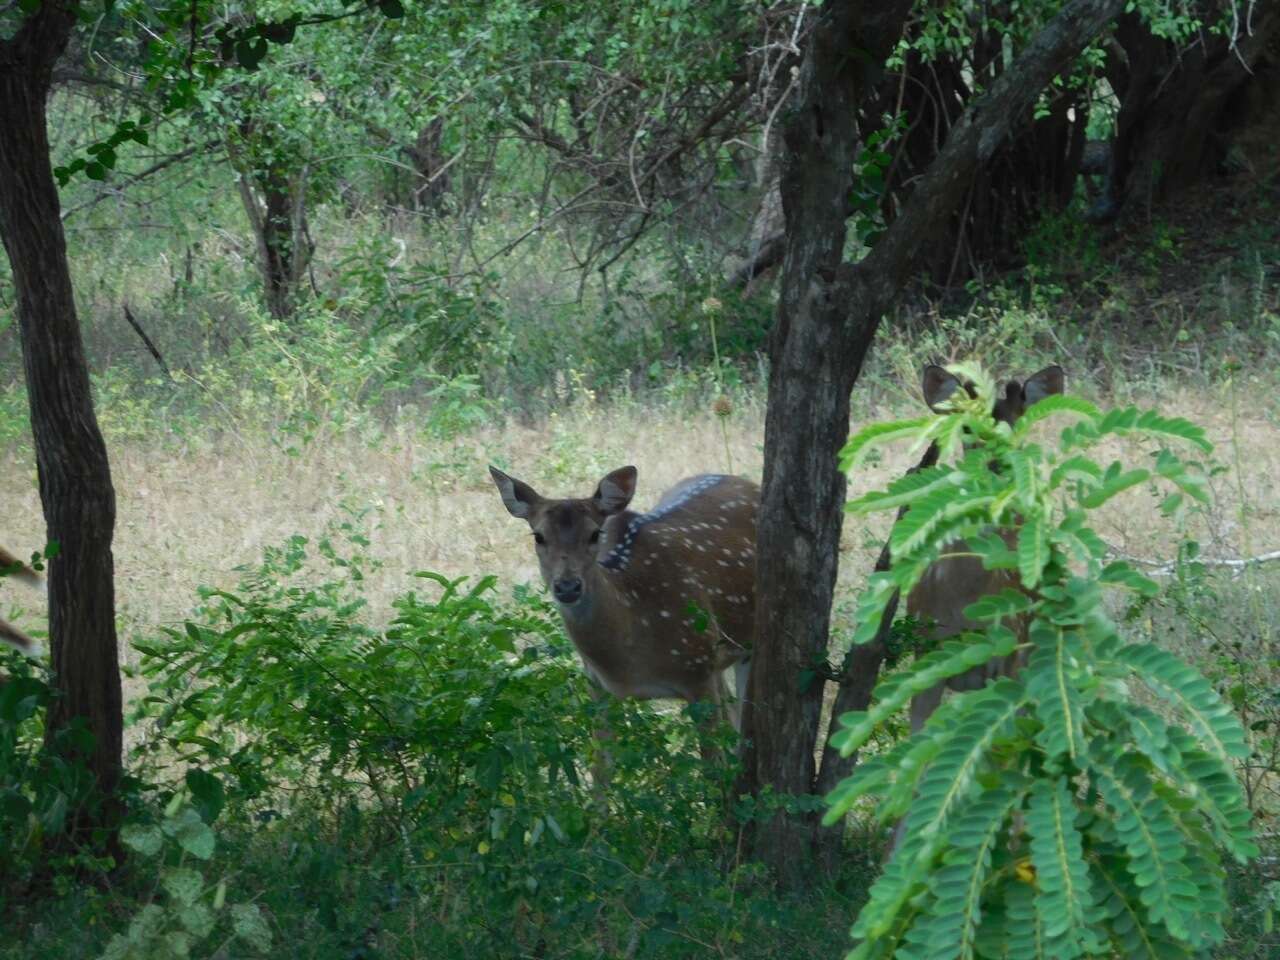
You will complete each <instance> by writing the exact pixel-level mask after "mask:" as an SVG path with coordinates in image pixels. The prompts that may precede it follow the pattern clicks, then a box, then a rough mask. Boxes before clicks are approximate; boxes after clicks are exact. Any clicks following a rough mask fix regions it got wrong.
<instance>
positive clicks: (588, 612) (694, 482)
mask: <svg viewBox="0 0 1280 960" xmlns="http://www.w3.org/2000/svg"><path fill="white" fill-rule="evenodd" d="M489 472H490V474H492V476H493V481H494V483H495V484H497V486H498V492H499V493H501V494H502V502H503V504H505V506H506V508H507V510H508V512H510V514H511V515H512V516H513V517H518V518H519V519H521V520H524V521H526V522H527V523H528V524H529V528H530V530H531V531H532V533H533V541H534V550H535V552H536V554H537V557H538V566H539V568H540V569H541V572H542V579H543V581H544V582H545V583H546V585H547V587H548V589H549V590H550V591H551V594H552V596H553V597H554V598H555V602H556V606H557V607H558V608H559V611H560V615H561V617H562V618H563V620H564V626H565V631H566V632H567V633H568V635H569V639H570V640H571V641H573V645H574V647H575V648H576V649H577V651H578V655H579V656H580V657H581V658H582V663H583V666H584V668H585V669H586V672H587V674H588V676H589V677H590V678H591V679H592V680H593V682H594V683H595V684H597V685H598V686H599V687H601V688H603V689H604V690H606V691H608V692H609V693H611V694H613V695H614V696H617V697H635V698H638V699H643V700H649V699H660V698H668V697H670V698H677V699H681V700H685V701H687V702H689V703H694V702H697V701H709V702H711V703H714V704H716V706H717V708H718V710H719V712H720V713H721V715H726V714H727V716H728V718H729V719H730V721H731V722H732V723H733V724H734V726H735V727H737V726H738V725H739V724H740V721H741V712H740V709H739V708H738V707H737V705H736V703H734V704H730V703H729V702H728V698H727V693H728V690H727V685H726V683H725V679H724V673H725V671H726V670H728V669H730V668H732V669H733V670H734V674H735V681H736V682H735V686H736V688H737V691H738V694H739V696H741V695H742V693H744V692H745V690H746V677H747V670H748V663H749V659H750V655H751V653H750V648H751V638H752V630H753V627H754V616H755V545H756V511H757V509H758V507H759V503H760V490H759V488H758V487H757V486H756V485H755V484H754V483H752V482H750V481H749V480H744V479H742V478H741V477H732V476H725V475H721V474H705V475H702V476H696V477H690V478H688V479H686V480H683V481H681V482H680V483H678V484H676V486H674V487H672V488H671V489H670V490H668V491H667V492H666V493H664V494H663V496H662V499H661V500H660V501H659V502H658V505H657V506H656V507H654V509H653V510H651V511H650V512H648V513H635V512H633V511H631V510H628V509H627V506H628V505H629V504H630V503H631V498H632V496H633V495H634V494H635V490H636V468H635V467H622V468H620V469H618V470H614V471H613V472H611V473H609V474H607V475H606V476H605V477H604V478H603V479H602V480H601V481H600V483H599V484H597V486H596V489H595V492H594V493H593V494H592V495H591V496H589V497H586V498H584V499H580V500H578V499H567V500H554V499H549V498H545V497H542V496H540V495H539V494H538V493H537V492H536V491H535V490H534V489H533V488H532V487H531V486H529V485H528V484H527V483H524V482H522V481H520V480H517V479H515V478H514V477H509V476H507V475H506V474H505V473H503V472H502V471H501V470H498V469H496V468H494V467H490V468H489Z"/></svg>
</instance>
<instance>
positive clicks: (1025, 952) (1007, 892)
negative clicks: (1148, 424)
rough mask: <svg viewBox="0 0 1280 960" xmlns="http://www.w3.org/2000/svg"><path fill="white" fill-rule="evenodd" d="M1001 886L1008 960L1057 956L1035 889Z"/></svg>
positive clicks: (1011, 884)
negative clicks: (1046, 929)
mask: <svg viewBox="0 0 1280 960" xmlns="http://www.w3.org/2000/svg"><path fill="white" fill-rule="evenodd" d="M1050 399H1052V398H1050ZM1041 402H1044V401H1041ZM1036 406H1039V404H1037V405H1036ZM1032 409H1034V407H1033V408H1032ZM1001 890H1002V892H1003V893H1004V902H1005V912H1006V918H1007V919H1006V930H1007V931H1008V933H1007V936H1008V942H1007V945H1008V954H1007V956H1008V957H1009V958H1010V960H1057V955H1056V954H1055V953H1053V952H1052V948H1053V945H1052V944H1051V943H1050V942H1049V938H1048V936H1047V935H1046V933H1045V929H1044V922H1043V920H1042V918H1041V911H1040V910H1037V909H1036V894H1035V889H1034V888H1033V887H1032V886H1031V885H1030V884H1028V883H1023V882H1022V881H1021V880H1017V879H1014V880H1010V881H1008V882H1006V883H1005V884H1004V885H1003V887H1002V888H1001Z"/></svg>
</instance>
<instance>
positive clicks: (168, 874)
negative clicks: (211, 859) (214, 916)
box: [160, 867, 204, 904]
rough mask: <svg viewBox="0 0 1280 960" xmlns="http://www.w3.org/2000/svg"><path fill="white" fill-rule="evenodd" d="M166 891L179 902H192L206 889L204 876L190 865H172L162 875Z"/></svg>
mask: <svg viewBox="0 0 1280 960" xmlns="http://www.w3.org/2000/svg"><path fill="white" fill-rule="evenodd" d="M160 883H161V885H162V886H163V887H164V889H165V892H166V893H168V894H169V896H171V897H173V899H174V900H176V901H177V902H178V903H183V904H191V903H195V902H196V900H197V899H199V897H200V894H201V892H202V891H203V890H204V878H203V877H202V876H200V874H199V873H197V872H196V871H195V870H192V869H190V868H189V867H170V868H169V869H167V870H165V871H164V873H163V874H161V876H160Z"/></svg>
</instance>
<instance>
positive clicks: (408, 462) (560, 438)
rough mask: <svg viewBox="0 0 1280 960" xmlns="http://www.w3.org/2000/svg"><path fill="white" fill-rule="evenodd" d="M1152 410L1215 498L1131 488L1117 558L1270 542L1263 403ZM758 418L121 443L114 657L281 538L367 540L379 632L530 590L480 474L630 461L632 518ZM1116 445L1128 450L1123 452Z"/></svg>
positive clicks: (744, 459) (1121, 513) (28, 475)
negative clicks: (1192, 437) (496, 588)
mask: <svg viewBox="0 0 1280 960" xmlns="http://www.w3.org/2000/svg"><path fill="white" fill-rule="evenodd" d="M1084 390H1085V391H1086V392H1088V391H1089V385H1087V384H1086V385H1084ZM1102 399H1103V401H1104V402H1105V400H1106V398H1105V397H1104V398H1102ZM1155 405H1157V406H1158V407H1159V409H1161V411H1162V412H1164V413H1166V414H1176V415H1180V416H1186V417H1188V418H1190V419H1192V420H1194V421H1196V422H1198V423H1200V424H1202V425H1204V426H1205V428H1206V429H1207V431H1208V434H1209V437H1210V438H1211V440H1212V441H1213V442H1214V444H1215V445H1216V447H1217V450H1216V454H1215V457H1216V459H1217V461H1218V462H1219V463H1220V464H1221V465H1222V467H1223V472H1221V473H1220V474H1218V475H1217V476H1216V477H1215V478H1214V482H1213V485H1214V487H1215V491H1216V501H1215V504H1214V506H1213V508H1212V509H1211V510H1208V511H1204V512H1202V513H1200V514H1196V515H1193V516H1191V517H1190V518H1189V520H1188V526H1187V529H1186V531H1185V532H1184V533H1181V534H1180V532H1179V531H1178V530H1177V529H1175V528H1174V526H1173V525H1172V524H1171V522H1169V521H1167V520H1164V519H1163V518H1161V517H1160V516H1159V514H1158V511H1157V510H1156V509H1155V501H1154V499H1152V498H1151V497H1150V496H1149V495H1148V494H1146V493H1145V492H1144V491H1142V490H1137V491H1134V492H1131V493H1130V494H1129V495H1128V496H1126V497H1123V498H1120V499H1119V500H1117V501H1114V502H1113V503H1112V504H1110V505H1108V507H1107V508H1106V509H1105V510H1104V512H1103V514H1102V516H1101V517H1100V518H1099V529H1100V530H1101V531H1102V533H1103V535H1104V536H1105V537H1106V538H1107V540H1108V542H1109V543H1110V544H1112V545H1113V547H1114V548H1115V549H1116V550H1117V552H1119V553H1122V554H1125V555H1128V556H1132V557H1140V558H1149V559H1158V560H1167V559H1169V558H1171V557H1172V556H1173V555H1174V553H1175V549H1176V545H1177V543H1178V540H1179V538H1180V536H1183V535H1186V536H1191V537H1193V538H1195V539H1196V540H1198V541H1200V543H1201V544H1202V547H1203V552H1204V553H1205V554H1206V555H1209V556H1213V557H1238V556H1241V555H1242V554H1243V553H1244V552H1245V551H1246V549H1248V550H1251V551H1252V552H1254V553H1260V552H1263V551H1265V550H1274V549H1277V548H1280V495H1277V492H1276V488H1275V478H1276V477H1277V476H1280V442H1278V441H1280V433H1278V431H1277V425H1276V424H1277V413H1276V407H1275V404H1274V403H1272V404H1270V405H1269V406H1268V405H1264V406H1262V407H1259V406H1257V405H1254V404H1243V405H1241V406H1240V408H1239V412H1238V417H1237V418H1236V419H1235V420H1234V422H1233V417H1232V413H1231V409H1230V406H1231V405H1230V403H1229V402H1228V398H1227V397H1226V395H1225V392H1224V390H1222V389H1217V388H1215V389H1207V390H1205V391H1202V392H1183V393H1179V392H1176V391H1170V392H1169V393H1168V394H1167V395H1166V396H1165V398H1164V400H1163V402H1160V403H1158V404H1155ZM919 409H920V408H919V406H918V404H916V403H915V402H913V401H912V399H911V398H910V395H909V388H908V387H903V388H902V389H900V390H892V391H879V399H878V400H877V401H876V403H875V405H872V404H871V403H870V402H869V401H867V400H866V399H865V398H863V397H859V398H858V400H857V402H856V403H855V417H856V419H857V420H858V421H859V422H862V421H866V420H869V419H874V418H881V419H884V418H890V417H894V416H908V415H915V414H917V413H918V412H919ZM763 422H764V417H763V395H762V391H746V392H743V393H742V394H740V395H739V396H738V397H737V398H736V399H735V404H734V410H733V412H732V413H731V414H730V415H729V416H728V417H727V418H725V419H724V420H723V421H722V420H721V418H719V417H717V416H716V415H715V414H714V413H713V412H712V411H711V409H710V408H709V406H708V407H707V408H706V409H697V410H692V411H689V410H687V409H685V408H683V407H678V406H675V405H672V404H648V403H644V402H629V403H620V404H612V405H599V404H596V403H594V402H591V401H590V400H586V401H583V402H578V403H576V404H574V405H572V406H571V407H569V408H568V409H565V410H563V411H562V412H560V413H558V414H557V415H554V416H552V417H551V418H549V419H548V420H546V421H544V422H542V423H539V424H537V425H534V426H528V425H521V424H518V423H515V422H495V423H493V424H492V425H490V426H486V427H483V428H481V429H478V430H476V431H474V432H472V433H469V434H467V435H465V436H462V437H460V438H457V439H455V440H452V441H448V442H441V441H435V440H431V439H428V438H427V437H425V436H424V435H423V434H422V432H421V431H420V430H418V429H417V427H416V425H415V424H413V423H410V422H404V423H399V424H397V425H395V426H393V427H391V428H390V429H389V430H388V431H387V432H386V433H385V434H384V435H383V436H382V437H381V439H379V440H378V441H377V442H376V443H375V444H373V445H370V444H368V443H366V442H364V441H362V440H361V439H359V438H358V437H355V436H350V435H344V434H336V433H331V434H328V435H321V436H320V438H319V439H317V440H316V441H314V442H312V443H310V444H309V445H306V446H303V447H302V448H301V451H300V452H299V453H298V454H297V455H292V456H291V455H286V454H285V453H282V452H281V450H280V449H279V447H278V446H276V445H274V444H273V443H272V442H271V440H270V438H269V437H267V436H262V437H259V438H256V439H255V438H252V437H249V438H246V437H245V436H243V435H241V436H237V437H232V436H227V437H224V438H223V439H222V440H220V441H218V442H217V443H215V444H213V445H211V446H208V447H206V448H202V449H199V450H196V449H193V448H184V449H179V450H177V451H175V450H167V449H164V448H161V447H156V446H147V445H140V444H125V445H122V446H120V447H118V448H117V449H114V450H112V451H111V453H112V464H113V470H114V476H115V485H116V490H117V495H118V519H117V527H116V540H115V558H116V596H117V604H118V611H119V617H120V621H121V631H122V636H123V637H124V638H125V640H126V645H125V650H126V653H125V656H126V658H129V659H131V657H130V655H129V653H128V652H127V651H128V647H127V640H128V639H130V638H133V637H146V636H147V635H148V634H151V633H152V632H154V631H155V630H157V628H159V627H162V626H173V625H177V624H180V623H181V621H182V620H183V619H184V618H185V617H187V616H188V615H189V614H190V611H191V610H192V608H193V606H194V604H195V603H196V602H197V600H198V598H197V588H198V587H199V586H201V585H207V586H213V587H222V588H229V587H233V586H234V585H235V583H236V582H237V580H238V577H239V574H238V573H237V568H238V567H243V566H251V565H254V564H256V563H257V562H258V561H259V559H260V558H261V556H262V553H263V550H264V549H265V548H267V547H269V546H272V545H277V544H280V543H282V542H283V541H284V540H285V539H286V538H288V537H289V536H291V535H294V534H300V535H302V536H305V537H308V538H310V539H312V540H315V539H316V538H319V537H322V536H324V535H326V533H332V532H333V531H335V530H336V529H337V528H338V527H339V526H340V525H341V524H343V523H351V524H353V526H354V527H355V528H356V529H358V530H361V531H363V532H366V533H367V535H368V536H369V538H370V540H371V543H370V546H369V548H368V551H367V552H368V554H369V555H370V557H372V558H373V559H375V560H377V561H380V563H381V566H380V567H379V568H378V569H376V570H374V571H373V572H372V573H371V574H369V576H368V579H367V580H366V583H365V587H364V589H365V593H366V595H367V597H368V599H369V602H370V607H369V613H368V616H369V617H370V619H371V622H374V623H385V622H386V619H387V616H388V613H389V610H390V604H391V601H392V600H393V599H394V597H396V596H397V595H398V594H401V593H403V592H405V591H406V590H409V589H413V588H414V587H415V585H416V583H417V581H415V580H414V578H413V577H412V574H413V573H414V572H415V571H419V570H434V571H438V572H440V573H443V574H446V575H448V576H451V577H452V576H467V575H470V576H475V575H480V574H486V573H493V574H496V575H497V576H498V577H499V579H500V582H501V584H502V589H504V590H507V589H509V588H510V585H513V584H516V583H521V582H527V581H534V582H536V580H537V569H536V565H535V562H534V557H533V551H532V548H531V547H530V545H529V538H528V533H527V530H526V529H525V527H524V526H523V525H522V524H521V523H519V522H517V521H514V520H512V519H511V517H509V516H508V515H507V513H506V511H505V510H503V509H502V507H501V504H500V502H499V499H498V496H497V493H496V492H495V490H494V489H493V487H492V484H491V482H490V480H489V477H488V472H487V470H486V466H487V464H489V463H494V464H497V465H499V466H500V467H502V469H504V470H507V471H509V472H511V473H513V474H515V475H516V476H519V477H520V478H521V479H524V480H526V481H527V482H529V483H531V484H532V485H533V486H534V487H535V488H537V489H538V490H539V491H540V492H542V493H544V494H546V495H552V496H586V495H588V494H589V492H590V491H591V489H592V488H593V486H594V484H595V482H596V481H597V480H598V479H599V477H600V476H601V475H603V473H605V472H606V471H608V470H610V469H612V468H614V467H617V466H620V465H622V464H626V463H633V464H635V465H636V466H638V467H639V469H640V492H639V494H638V495H637V499H636V506H637V507H638V508H640V509H644V508H645V507H647V506H649V505H652V504H653V503H655V502H656V501H657V499H658V496H659V494H660V493H661V491H663V490H664V489H665V488H667V487H668V486H670V485H671V484H673V483H675V482H676V481H677V480H679V479H680V478H682V477H685V476H688V475H690V474H694V473H701V472H713V471H714V472H724V471H732V472H734V473H739V474H743V475H745V476H748V477H751V478H753V479H756V480H759V478H760V475H761V464H762V449H763ZM1114 452H1115V453H1116V454H1117V455H1124V456H1126V457H1127V458H1129V459H1133V458H1135V457H1137V456H1138V453H1137V451H1132V450H1130V451H1124V450H1121V449H1120V448H1119V446H1117V447H1116V448H1115V451H1114ZM1236 452H1238V454H1239V455H1238V457H1237V456H1235V455H1234V454H1235V453H1236ZM910 460H911V456H910V455H909V452H908V451H906V450H898V451H894V452H893V453H892V455H890V456H887V457H886V458H885V459H884V460H882V461H881V462H879V463H876V464H873V465H869V466H867V467H864V468H861V469H860V470H859V471H858V473H857V475H855V476H853V477H851V478H850V492H851V495H852V494H856V493H859V492H862V491H865V490H868V489H871V488H874V487H877V486H880V485H883V484H884V483H886V482H888V481H889V480H890V479H892V478H893V477H895V476H897V475H899V474H900V473H901V472H902V471H903V470H904V469H905V468H906V467H907V466H909V465H910V463H909V461H910ZM1237 465H1238V472H1237ZM16 466H17V469H10V470H6V471H3V472H2V473H0V503H3V504H5V507H6V509H5V511H4V519H3V521H2V522H0V537H3V541H2V542H4V543H5V544H6V545H8V546H9V547H10V548H11V549H14V550H17V551H18V552H24V551H26V550H29V549H32V548H38V547H40V546H42V540H43V528H44V527H43V520H42V517H41V512H40V504H39V497H38V494H37V491H36V487H35V478H34V469H33V467H32V465H31V464H30V462H29V461H20V462H18V463H17V464H16ZM885 523H886V521H885V519H884V518H876V519H875V520H874V521H872V522H863V521H861V520H851V521H850V522H849V523H848V524H847V525H846V527H845V533H844V538H843V543H842V547H841V553H842V557H841V565H840V580H841V590H840V593H839V596H840V598H841V602H840V603H839V604H838V610H837V620H838V623H837V626H840V625H841V622H840V620H841V618H842V617H844V616H845V612H844V610H843V609H842V608H843V607H845V606H847V605H848V604H849V601H851V599H852V597H853V594H854V592H855V591H856V589H857V588H858V586H859V585H860V584H861V582H862V581H863V579H864V578H865V577H866V575H867V573H868V572H869V570H870V568H871V565H872V563H873V562H874V559H875V556H876V554H877V553H878V551H879V549H880V544H881V541H882V539H883V537H884V535H885V533H886V528H885V526H884V524H885ZM24 599H25V598H23V597H20V596H19V595H18V592H17V591H14V590H6V591H5V593H4V594H3V600H4V602H5V603H6V604H9V605H13V604H17V603H18V602H20V601H22V600H24ZM13 612H15V613H16V614H17V620H18V622H20V623H22V624H23V625H24V626H26V627H29V628H32V629H35V630H37V631H38V629H39V628H40V626H41V625H42V624H41V616H40V613H39V612H38V611H36V610H34V609H29V608H28V609H26V610H16V611H13ZM846 625H847V624H846Z"/></svg>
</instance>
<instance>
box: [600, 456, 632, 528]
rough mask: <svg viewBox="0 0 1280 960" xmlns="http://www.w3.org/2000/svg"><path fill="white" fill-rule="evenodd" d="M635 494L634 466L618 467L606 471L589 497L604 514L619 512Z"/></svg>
mask: <svg viewBox="0 0 1280 960" xmlns="http://www.w3.org/2000/svg"><path fill="white" fill-rule="evenodd" d="M635 494H636V468H635V467H619V468H618V469H617V470H614V471H612V472H611V473H607V474H605V476H604V479H603V480H601V481H600V483H599V485H598V486H597V487H596V492H595V493H594V494H592V496H591V499H592V501H593V502H594V503H595V505H596V507H597V508H598V509H599V510H600V512H601V513H603V514H604V515H605V516H609V515H611V514H614V513H621V512H622V511H623V510H625V509H626V508H627V504H629V503H630V502H631V498H632V497H634V496H635Z"/></svg>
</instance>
